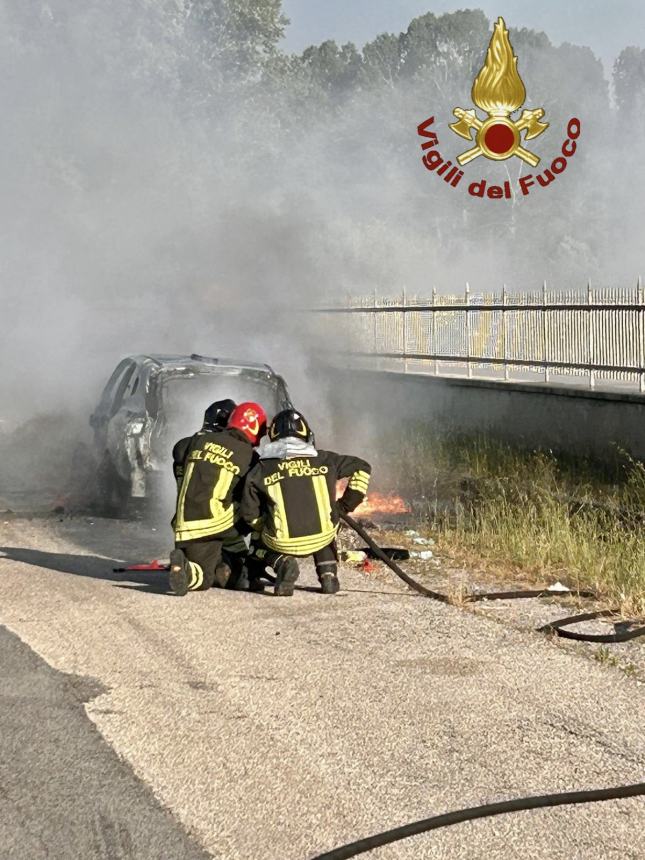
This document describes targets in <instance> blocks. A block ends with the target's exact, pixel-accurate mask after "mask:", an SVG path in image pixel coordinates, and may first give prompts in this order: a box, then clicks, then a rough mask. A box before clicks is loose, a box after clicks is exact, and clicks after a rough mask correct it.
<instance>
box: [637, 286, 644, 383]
mask: <svg viewBox="0 0 645 860" xmlns="http://www.w3.org/2000/svg"><path fill="white" fill-rule="evenodd" d="M638 303H639V305H641V306H642V307H641V309H640V310H639V312H638V341H639V344H640V345H639V349H638V351H639V364H640V368H641V372H640V391H641V394H645V292H644V291H643V284H642V282H641V276H640V275H639V276H638Z"/></svg>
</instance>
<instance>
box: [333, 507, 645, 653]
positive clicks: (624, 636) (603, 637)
mask: <svg viewBox="0 0 645 860" xmlns="http://www.w3.org/2000/svg"><path fill="white" fill-rule="evenodd" d="M341 518H342V519H343V520H344V521H345V522H346V523H347V525H348V526H349V527H350V528H351V529H352V530H353V531H355V532H356V534H357V535H358V536H359V537H360V538H361V539H362V540H364V541H365V543H366V544H367V545H368V547H369V548H370V549H371V550H372V552H373V553H374V555H375V556H376V558H378V559H380V560H381V561H382V562H383V563H384V564H386V565H387V566H388V567H389V568H390V570H392V571H393V572H394V573H395V574H396V575H397V576H398V577H399V579H402V580H403V582H405V584H406V585H408V586H410V588H412V589H414V591H417V592H418V593H419V594H422V595H423V596H424V597H430V598H431V599H432V600H438V601H440V602H441V603H450V602H451V600H450V598H449V597H448V595H446V594H441V592H439V591H432V590H431V589H429V588H426V587H425V586H424V585H421V583H420V582H417V581H416V580H415V579H413V578H412V577H411V576H410V575H409V574H407V573H405V571H403V570H401V568H400V567H399V566H398V564H397V563H396V562H395V561H393V559H391V558H390V557H389V556H388V555H387V554H386V553H384V552H383V550H382V549H381V548H380V546H379V545H378V544H377V543H375V542H374V540H373V539H372V538H371V537H370V535H369V534H368V533H367V532H366V531H365V529H364V528H363V526H362V525H361V524H360V523H359V522H357V521H356V520H355V519H354V518H353V517H351V516H350V515H349V514H341ZM556 594H557V592H553V591H549V590H548V589H542V590H539V591H491V592H489V593H488V594H474V595H470V596H467V597H466V598H465V601H466V602H470V603H475V602H477V603H478V602H481V601H483V600H518V599H521V598H528V597H553V596H554V595H556ZM567 594H570V595H573V596H575V597H594V596H595V595H594V593H593V592H592V591H568V592H567ZM616 614H617V610H614V609H603V610H600V611H598V612H586V613H584V614H582V615H571V616H569V617H568V618H562V619H560V620H559V621H552V622H550V623H549V624H545V625H544V626H543V627H540V628H539V632H540V633H555V634H556V635H558V636H562V637H563V638H564V639H574V640H575V641H577V642H606V643H618V642H628V641H629V640H630V639H636V638H637V637H639V636H645V627H637V628H635V629H633V630H624V631H621V632H620V633H607V634H592V633H576V632H574V631H572V630H565V629H563V628H564V627H568V626H570V625H571V624H578V623H579V622H581V621H592V620H594V619H596V618H605V617H607V616H611V615H616Z"/></svg>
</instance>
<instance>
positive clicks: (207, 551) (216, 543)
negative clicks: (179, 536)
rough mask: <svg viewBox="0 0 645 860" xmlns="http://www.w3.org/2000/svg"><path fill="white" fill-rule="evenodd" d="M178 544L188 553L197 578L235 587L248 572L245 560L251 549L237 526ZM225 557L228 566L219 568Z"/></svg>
mask: <svg viewBox="0 0 645 860" xmlns="http://www.w3.org/2000/svg"><path fill="white" fill-rule="evenodd" d="M176 546H177V548H178V549H181V550H182V552H183V553H184V555H185V556H186V559H187V560H188V562H189V564H190V566H191V568H192V569H193V570H194V572H195V574H196V576H195V581H197V582H202V583H203V582H207V583H208V582H213V583H214V584H215V585H216V586H218V587H219V588H235V587H236V586H237V583H238V580H239V579H240V578H242V577H243V576H244V574H245V571H244V562H245V559H246V557H247V555H248V549H247V546H246V543H245V541H244V538H243V537H242V536H241V535H240V533H239V532H238V531H237V529H236V528H232V529H228V530H227V531H225V532H221V533H220V534H217V535H213V536H212V537H208V538H203V539H202V540H193V541H188V542H186V543H178V544H176ZM222 561H224V562H226V564H227V565H228V569H226V568H220V569H219V570H217V568H218V565H219V564H220V562H222ZM193 566H194V567H193ZM216 571H217V573H216ZM198 590H199V589H198Z"/></svg>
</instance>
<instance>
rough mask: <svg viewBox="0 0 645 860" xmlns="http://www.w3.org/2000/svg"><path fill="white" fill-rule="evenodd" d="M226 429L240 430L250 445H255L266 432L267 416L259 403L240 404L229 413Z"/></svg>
mask: <svg viewBox="0 0 645 860" xmlns="http://www.w3.org/2000/svg"><path fill="white" fill-rule="evenodd" d="M228 427H229V428H235V429H236V430H240V431H241V432H242V433H244V435H245V436H246V438H247V439H248V440H249V442H250V443H251V444H252V445H257V444H258V442H259V441H260V439H261V438H262V436H264V434H265V433H266V431H267V416H266V412H265V411H264V409H263V408H262V407H261V406H260V404H259V403H250V402H246V403H240V405H239V406H236V407H235V409H234V410H233V411H232V412H231V417H230V418H229V419H228Z"/></svg>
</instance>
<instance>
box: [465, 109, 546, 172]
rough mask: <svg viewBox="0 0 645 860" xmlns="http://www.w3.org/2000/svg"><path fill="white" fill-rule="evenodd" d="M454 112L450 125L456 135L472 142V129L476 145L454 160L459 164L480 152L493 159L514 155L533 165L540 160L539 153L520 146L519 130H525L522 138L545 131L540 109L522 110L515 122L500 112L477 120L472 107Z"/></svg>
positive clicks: (478, 154)
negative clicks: (454, 120) (455, 120)
mask: <svg viewBox="0 0 645 860" xmlns="http://www.w3.org/2000/svg"><path fill="white" fill-rule="evenodd" d="M453 113H454V115H455V116H456V117H457V120H458V122H453V123H451V124H450V128H451V129H452V130H453V131H454V132H455V134H458V135H459V136H460V137H463V138H465V139H466V140H470V141H472V140H473V137H472V131H473V129H474V130H475V138H474V141H475V146H473V147H472V149H468V150H466V152H462V153H461V155H459V156H458V157H457V161H458V162H459V164H461V165H462V166H463V165H464V164H468V162H470V161H472V160H473V159H474V158H477V157H478V156H480V155H485V156H486V157H487V158H492V159H493V160H495V161H503V160H504V159H506V158H510V157H511V156H512V155H517V157H518V158H521V159H522V160H523V161H525V162H526V163H527V164H530V165H531V167H536V166H537V165H538V164H539V163H540V157H539V156H538V155H535V153H533V152H530V151H529V150H528V149H526V148H525V147H523V146H522V144H521V140H522V136H521V133H522V132H523V131H525V132H526V134H525V137H524V139H525V140H532V139H533V138H534V137H538V135H540V134H542V133H543V132H544V131H546V129H547V128H548V127H549V123H548V122H540V120H541V119H542V117H543V116H544V110H543V109H542V108H536V109H535V110H524V111H522V116H521V117H520V118H519V119H518V120H517V121H516V122H514V121H513V120H512V119H511V118H510V117H509V116H508V114H506V113H502V112H499V113H498V114H489V116H488V119H486V120H484V121H482V120H480V119H479V117H478V116H477V114H476V113H475V111H474V109H472V108H471V109H470V110H463V108H455V109H454V111H453Z"/></svg>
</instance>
